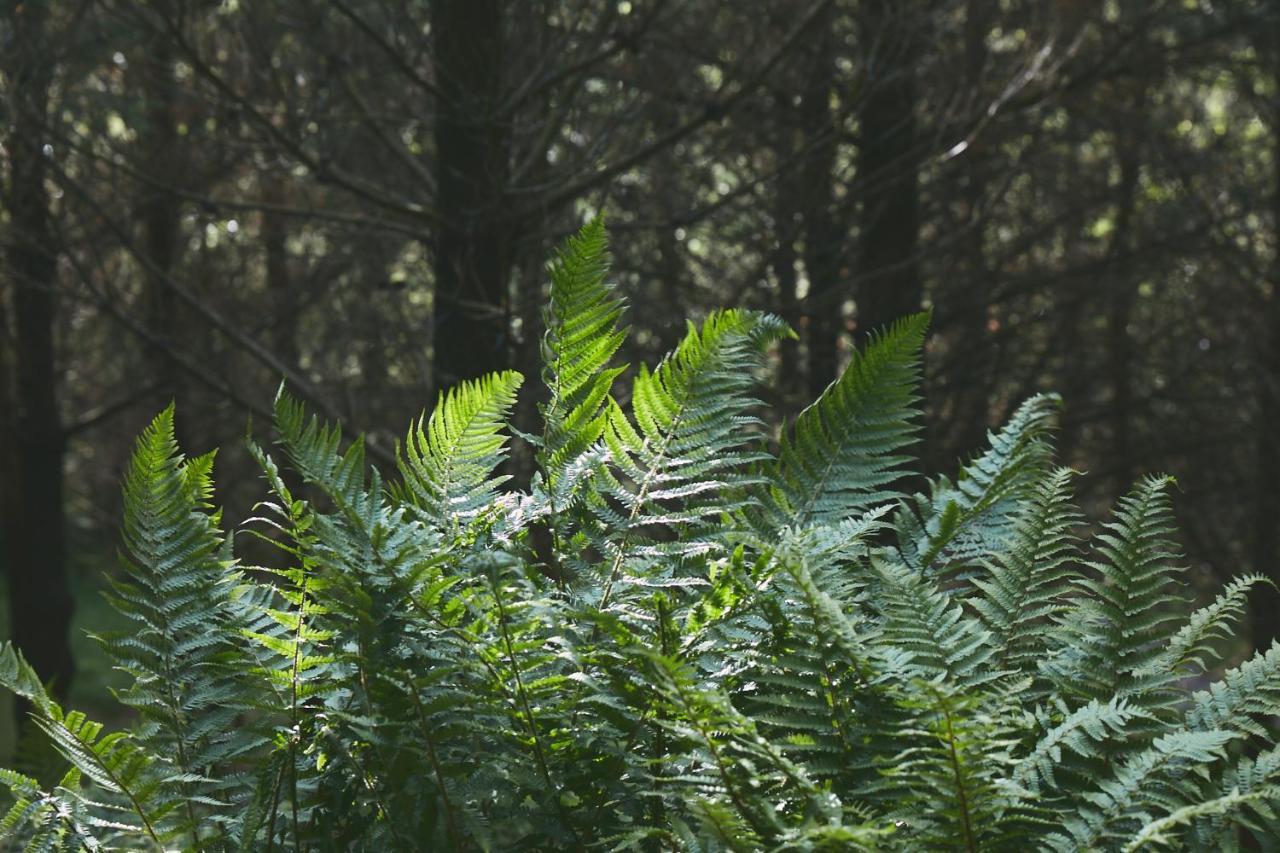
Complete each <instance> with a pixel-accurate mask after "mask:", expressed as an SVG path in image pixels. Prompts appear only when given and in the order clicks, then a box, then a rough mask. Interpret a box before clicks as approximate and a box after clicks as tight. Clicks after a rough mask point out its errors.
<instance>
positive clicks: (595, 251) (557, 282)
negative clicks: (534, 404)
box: [539, 217, 627, 478]
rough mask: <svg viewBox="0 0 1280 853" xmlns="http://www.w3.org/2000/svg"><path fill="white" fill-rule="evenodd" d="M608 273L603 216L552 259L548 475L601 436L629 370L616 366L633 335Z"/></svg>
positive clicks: (543, 455)
mask: <svg viewBox="0 0 1280 853" xmlns="http://www.w3.org/2000/svg"><path fill="white" fill-rule="evenodd" d="M608 272H609V238H608V235H607V234H606V233H605V229H604V221H603V220H602V219H600V218H598V217H597V218H596V219H593V220H591V221H590V222H588V223H587V224H586V225H584V226H583V227H582V230H581V231H579V232H578V234H577V235H576V236H574V237H570V238H569V240H568V241H567V242H566V243H565V245H564V246H563V247H562V248H561V249H560V250H559V252H557V254H556V259H555V260H554V261H553V262H552V263H551V267H550V274H551V303H550V305H549V306H548V308H547V311H546V315H545V317H544V320H545V323H546V328H547V331H546V336H545V337H544V338H543V343H542V352H543V363H544V365H545V367H544V369H543V374H542V379H543V382H544V383H545V384H546V386H547V389H548V390H549V391H550V394H551V398H550V400H548V401H547V402H546V403H545V404H544V405H542V407H541V409H542V417H543V422H544V430H543V434H542V446H541V447H540V448H539V458H540V459H541V464H542V469H543V473H544V476H548V477H552V478H554V476H555V475H556V474H558V473H559V472H560V470H561V469H562V468H563V467H564V466H565V464H566V462H568V461H569V460H571V459H573V458H574V457H575V456H577V455H579V454H581V453H582V452H584V451H585V450H586V449H587V448H588V447H590V446H591V445H592V444H593V443H594V442H595V441H596V440H598V439H599V438H600V436H601V435H602V434H603V432H604V426H605V424H604V419H603V406H604V402H605V399H606V398H607V397H608V396H609V390H610V388H612V386H613V381H614V379H616V378H617V377H618V375H619V374H621V373H622V371H623V370H624V369H625V367H610V366H609V363H610V361H611V360H612V359H613V356H614V355H615V354H616V353H617V351H618V348H619V347H621V346H622V342H623V341H624V340H625V339H626V334H627V333H626V330H625V329H624V328H622V327H621V325H620V322H621V318H622V309H623V305H624V303H623V301H622V299H620V298H619V297H617V296H616V295H614V292H613V288H612V286H611V285H610V284H608V283H606V281H605V277H606V276H607V275H608Z"/></svg>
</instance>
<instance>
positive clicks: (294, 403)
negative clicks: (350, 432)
mask: <svg viewBox="0 0 1280 853" xmlns="http://www.w3.org/2000/svg"><path fill="white" fill-rule="evenodd" d="M274 413H275V428H276V432H277V433H278V434H279V441H280V444H281V446H282V447H283V448H284V452H285V455H286V456H287V457H288V458H289V462H290V463H291V464H292V465H293V467H294V469H295V470H296V471H297V472H298V473H299V474H301V475H302V477H303V479H305V480H306V481H307V482H308V483H311V484H313V485H316V486H318V487H320V488H321V489H322V490H323V491H324V492H325V493H326V494H327V495H328V496H329V497H330V498H332V499H333V500H335V501H337V502H338V503H339V505H345V506H352V505H354V504H356V503H358V502H359V500H360V497H361V495H362V494H363V493H364V491H365V483H366V472H365V462H364V439H363V438H358V439H356V440H355V441H353V442H351V445H350V446H349V447H348V448H347V449H346V450H345V451H342V449H341V448H342V428H341V427H340V426H338V425H337V424H328V423H325V422H323V421H321V420H320V419H319V418H318V417H316V416H315V415H310V416H308V414H307V409H306V407H305V406H304V405H303V404H302V403H301V402H300V401H299V400H295V399H294V398H293V397H291V396H289V394H288V392H286V391H285V387H284V385H281V386H280V390H279V391H278V392H276V401H275V407H274Z"/></svg>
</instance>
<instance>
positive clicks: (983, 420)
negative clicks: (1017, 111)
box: [930, 0, 995, 470]
mask: <svg viewBox="0 0 1280 853" xmlns="http://www.w3.org/2000/svg"><path fill="white" fill-rule="evenodd" d="M990 11H991V3H990V2H988V0H968V3H967V4H966V6H965V27H964V42H965V45H964V57H965V68H964V78H963V85H964V87H965V91H966V92H968V93H970V95H969V96H970V98H971V99H972V104H971V107H970V110H969V114H970V116H972V117H974V118H975V119H976V118H977V117H978V116H981V115H982V114H983V91H982V90H983V87H982V82H983V74H984V71H985V68H986V63H987V45H986V37H987V33H988V29H989V25H990V18H989V13H990ZM982 149H983V146H982V140H981V139H979V138H974V139H973V140H971V144H970V145H969V147H968V149H967V150H966V151H965V152H964V154H963V156H962V157H961V159H960V161H959V164H958V165H959V174H958V175H957V176H956V180H955V184H956V186H955V192H956V195H957V198H958V201H959V202H960V205H959V206H960V210H961V222H960V227H961V228H962V229H964V237H963V239H962V240H961V241H960V243H959V247H958V248H959V251H958V253H957V257H956V260H957V261H958V266H959V268H960V269H959V271H958V272H959V275H958V276H957V277H956V281H957V282H958V283H959V285H960V286H959V287H958V288H957V287H955V286H954V285H952V286H951V287H950V288H948V289H945V290H943V291H942V292H941V293H939V294H938V300H937V301H938V305H939V307H940V309H942V310H943V311H946V316H942V317H936V318H935V325H936V327H937V328H939V329H941V328H943V327H944V326H945V327H950V328H951V329H952V335H951V346H949V347H948V348H947V350H948V353H949V358H948V362H949V363H948V364H947V365H946V368H945V370H946V373H945V375H944V380H945V381H944V385H945V388H944V391H945V396H946V398H947V399H948V400H949V401H950V402H951V405H950V406H947V407H946V409H948V410H949V416H948V417H946V418H945V419H943V418H935V419H934V423H935V424H936V426H935V436H934V438H933V440H931V441H930V444H931V445H932V447H931V450H932V451H933V456H932V458H933V462H934V465H935V466H936V467H940V468H942V469H944V470H945V469H948V468H950V467H952V466H953V465H954V464H955V461H956V458H957V457H960V456H965V455H967V454H971V453H974V452H977V451H978V450H979V449H980V448H981V446H982V445H983V444H984V443H985V441H986V435H987V428H988V426H989V425H988V418H989V416H990V410H991V400H990V397H991V391H992V373H993V371H994V367H995V348H994V344H993V341H992V339H991V333H990V331H989V330H988V328H987V322H988V317H987V312H988V306H989V304H990V293H991V270H990V269H988V266H987V257H986V228H985V226H984V224H983V221H982V219H983V212H982V205H983V201H984V199H985V198H986V193H987V181H986V174H985V171H984V168H985V163H984V162H983V160H982V158H983V150H982ZM944 287H946V285H945V284H944ZM937 410H938V407H935V411H937ZM947 423H950V424H952V425H953V426H952V428H951V429H950V430H947V429H946V424H947ZM947 432H949V433H950V434H949V435H948V434H946V433H947Z"/></svg>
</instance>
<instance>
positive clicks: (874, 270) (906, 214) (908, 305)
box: [856, 0, 923, 342]
mask: <svg viewBox="0 0 1280 853" xmlns="http://www.w3.org/2000/svg"><path fill="white" fill-rule="evenodd" d="M917 25H918V22H917V20H916V18H915V16H914V15H913V13H912V10H911V9H910V8H909V7H908V6H907V5H906V4H901V3H896V2H893V0H871V2H868V3H867V4H866V7H865V12H864V18H863V33H864V39H865V40H866V41H867V43H868V44H871V45H872V46H873V47H872V50H871V56H870V58H869V60H868V68H867V74H866V92H865V93H864V95H863V101H862V105H861V109H860V111H859V118H860V125H861V128H860V137H861V150H860V152H859V164H858V166H859V169H858V172H859V174H858V181H857V186H858V187H859V189H860V190H861V192H862V229H861V235H860V247H861V251H860V253H859V255H860V259H861V262H860V267H861V269H860V270H859V273H858V280H859V284H858V288H857V296H856V298H857V308H858V338H859V339H860V341H861V342H865V340H866V338H867V336H868V335H870V334H871V333H872V332H874V331H875V330H877V329H882V328H884V327H885V326H888V325H889V324H890V323H892V322H893V321H894V320H897V319H899V318H900V317H903V316H905V315H907V314H910V313H913V312H915V311H919V310H920V306H921V304H922V302H923V289H922V284H921V279H920V265H919V261H918V254H919V229H920V200H919V194H918V192H919V190H918V175H917V172H918V164H917V162H916V158H917V154H918V152H917V150H916V147H917V139H916V115H915V109H916V82H915V57H916V53H917V48H916V44H917V41H918V34H917V33H916V32H915V31H914V29H913V28H914V27H915V26H917Z"/></svg>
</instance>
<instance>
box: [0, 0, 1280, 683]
mask: <svg viewBox="0 0 1280 853" xmlns="http://www.w3.org/2000/svg"><path fill="white" fill-rule="evenodd" d="M0 9H2V12H0V94H2V98H0V111H2V112H0V119H2V120H0V191H2V192H0V272H2V274H0V564H2V565H3V568H4V570H5V577H6V578H7V600H8V603H9V608H8V609H9V619H8V624H9V627H10V631H11V634H12V636H13V637H14V638H15V640H16V641H17V642H18V644H19V645H20V647H22V648H23V649H24V650H25V651H27V653H28V656H29V657H30V659H31V660H32V663H33V664H34V665H35V666H36V667H37V669H38V670H39V671H40V672H41V673H42V675H44V676H46V677H51V678H55V679H56V684H57V685H58V686H59V687H60V688H66V687H68V686H69V685H72V684H73V673H74V672H75V671H76V666H75V662H74V660H73V659H74V658H75V656H76V655H75V654H74V653H76V652H82V651H83V649H84V645H83V644H82V643H81V641H80V639H79V637H78V636H77V637H76V639H75V640H74V643H73V644H70V645H69V642H70V641H69V639H68V638H69V637H70V636H72V635H76V634H78V631H75V632H69V629H68V625H69V620H70V619H71V614H72V612H73V610H74V609H75V606H76V602H77V601H80V602H81V605H80V616H78V617H76V618H77V624H79V623H80V622H84V621H89V620H88V616H91V615H92V613H94V612H99V611H100V610H101V608H99V607H98V606H97V604H96V603H92V602H91V599H92V598H93V596H92V595H86V594H83V591H84V590H92V589H93V588H95V587H96V586H97V582H96V581H94V580H92V578H93V577H95V576H96V573H97V571H98V570H99V569H101V568H102V567H104V566H107V567H109V566H110V565H111V564H112V562H113V560H114V557H113V553H114V550H115V538H114V537H115V533H114V529H115V526H116V523H117V520H118V487H117V483H118V479H119V477H120V473H121V470H122V467H123V464H124V460H125V459H126V458H127V455H128V453H129V451H130V449H131V446H132V441H133V437H134V436H135V435H136V434H137V433H138V432H139V431H140V429H141V428H142V427H143V426H144V425H145V424H146V423H147V421H148V420H149V419H150V417H151V416H152V415H153V414H154V412H155V411H157V410H158V409H159V408H161V407H162V406H163V405H165V403H166V402H167V401H169V400H176V401H177V403H178V412H179V430H180V436H181V439H182V441H183V442H184V446H185V447H186V448H187V449H188V450H189V451H192V452H196V451H203V450H205V449H207V448H209V447H212V446H221V447H222V448H223V453H222V456H221V457H220V459H219V478H218V479H219V485H220V494H219V499H220V500H221V501H222V502H223V503H224V504H225V505H226V506H227V507H228V516H227V521H228V524H229V525H231V526H233V527H234V526H235V525H237V524H238V523H239V522H240V521H242V520H243V519H244V518H245V517H246V516H248V515H250V514H251V513H252V501H253V500H254V499H255V496H256V495H257V494H259V487H260V484H259V483H258V478H257V474H256V473H255V469H254V466H253V465H252V463H251V462H250V461H249V459H248V457H247V454H246V453H245V452H244V450H243V442H242V441H241V439H242V437H243V436H244V435H245V433H246V431H247V430H249V431H252V432H254V433H261V432H262V431H263V427H264V426H265V422H266V413H267V412H268V411H269V407H270V403H271V400H272V398H273V396H274V394H275V391H276V388H277V386H278V385H279V383H280V381H281V379H282V378H284V379H285V381H286V382H287V383H288V385H289V386H290V388H291V389H292V391H293V392H294V393H295V394H297V395H299V396H300V397H301V398H303V399H304V400H306V401H307V403H308V404H309V405H310V406H311V407H312V408H313V409H314V410H315V411H318V412H320V413H322V414H324V415H326V416H331V417H340V418H341V419H342V420H343V422H344V423H345V424H346V425H347V426H348V427H350V428H351V429H352V430H353V431H363V432H367V433H368V434H369V436H370V441H371V445H372V448H373V453H374V457H375V459H377V458H382V459H383V460H385V459H386V458H388V457H389V456H390V455H391V454H393V453H394V437H395V436H396V435H397V434H399V433H400V431H401V430H402V429H403V428H404V426H405V425H406V424H407V423H408V421H409V419H410V418H411V417H412V416H414V415H416V414H417V413H418V412H419V411H420V410H421V409H422V408H423V407H424V406H429V405H430V403H431V401H432V400H433V399H434V397H435V395H436V393H437V392H438V390H439V389H441V388H443V387H447V386H448V385H450V384H451V383H453V382H455V381H457V380H458V379H459V378H465V377H471V376H474V375H477V374H478V373H481V372H483V371H486V370H494V369H498V368H501V367H507V366H510V367H515V368H517V369H521V368H525V369H528V366H529V365H533V364H536V363H537V352H538V347H539V341H540V327H541V314H540V312H541V308H542V305H543V301H544V298H545V292H546V277H545V274H544V262H545V259H546V258H547V257H548V253H549V250H550V248H551V247H552V246H553V245H554V244H555V243H556V242H557V241H558V240H560V239H561V238H562V237H563V236H564V235H565V234H567V233H569V232H571V231H573V230H574V229H575V228H576V227H577V226H578V225H579V224H580V223H581V222H582V221H583V219H584V218H586V217H588V216H590V215H593V214H594V213H596V212H600V211H604V212H605V213H606V214H607V218H608V222H609V225H610V229H611V232H612V235H613V243H614V248H615V253H616V257H615V264H614V274H615V278H616V280H617V281H618V282H619V284H620V286H621V288H622V289H623V291H624V292H625V294H626V295H627V297H628V300H629V302H630V306H631V311H630V314H629V322H630V323H631V325H632V330H633V333H632V336H631V339H630V343H629V344H628V346H629V350H628V352H626V353H625V355H626V357H627V358H628V359H629V360H630V361H632V362H633V363H634V362H637V361H640V360H648V361H652V360H653V359H654V358H656V357H657V355H658V354H660V353H661V352H663V351H665V350H666V349H667V348H668V347H670V346H671V345H672V344H673V343H674V342H675V341H676V340H677V338H678V336H679V335H680V334H681V333H682V332H683V328H684V323H685V320H686V319H688V318H697V317H699V316H701V315H702V314H704V313H705V311H706V310H707V309H708V308H710V307H712V306H720V305H740V306H746V307H752V308H762V309H767V310H771V311H774V312H777V313H779V314H781V315H782V316H783V317H784V318H786V319H787V321H788V322H789V323H791V325H792V326H793V327H794V328H795V329H797V330H798V332H799V333H800V340H799V341H798V342H796V343H789V344H787V345H785V346H783V347H781V348H779V349H778V351H777V353H776V356H775V358H774V360H773V368H772V369H773V372H774V374H775V375H774V376H773V377H772V381H771V382H770V383H768V384H767V386H766V390H765V391H764V394H765V396H766V397H767V401H768V402H769V403H771V404H772V405H773V406H774V407H775V408H776V409H779V410H782V411H787V412H791V413H794V412H797V411H798V410H799V409H800V408H801V407H802V406H803V405H804V404H805V403H806V402H808V401H809V400H811V399H812V398H813V396H814V395H815V394H816V393H817V391H818V390H820V389H821V388H822V387H824V386H825V385H826V384H827V383H828V382H830V381H831V380H832V379H833V378H834V377H835V375H836V373H837V371H838V369H839V368H840V366H841V364H842V363H843V362H844V361H845V360H846V359H847V358H848V353H849V352H850V351H851V348H852V347H854V346H856V345H858V344H859V343H860V341H861V339H862V338H863V337H864V336H865V335H866V334H867V333H868V332H869V331H870V330H873V329H875V328H877V327H879V326H881V325H883V324H884V323H886V322H888V321H890V320H892V319H894V318H896V317H898V316H900V315H902V314H905V313H907V312H910V311H915V310H918V309H919V308H921V307H922V306H923V307H929V308H932V311H933V326H932V330H931V334H930V338H929V341H928V345H927V355H926V364H927V381H926V393H925V405H926V411H927V413H928V417H927V425H928V426H927V429H926V431H925V432H924V434H923V441H922V444H921V446H920V449H921V453H922V454H923V455H924V457H925V458H926V459H927V460H928V465H927V466H926V467H928V468H929V469H930V470H933V471H937V472H940V473H941V472H947V471H951V470H954V467H955V465H956V462H957V460H958V459H959V458H960V457H962V456H964V455H965V454H966V453H968V452H970V451H971V450H972V449H974V448H976V447H977V446H978V444H979V442H980V441H981V440H982V438H983V436H984V434H985V431H986V430H987V429H988V428H989V427H990V426H992V425H994V424H996V423H998V422H999V421H1000V420H1001V419H1002V418H1003V417H1004V416H1006V415H1007V414H1008V413H1009V412H1010V410H1011V408H1012V407H1013V406H1015V405H1016V404H1017V403H1018V402H1019V401H1021V400H1022V399H1024V398H1026V397H1027V396H1029V395H1031V394H1032V393H1034V392H1036V391H1040V390H1046V389H1053V390H1057V391H1059V392H1061V393H1062V395H1063V396H1064V398H1065V401H1066V408H1065V413H1064V416H1063V419H1062V425H1061V446H1062V448H1063V451H1062V453H1063V456H1064V461H1066V462H1068V463H1070V464H1072V465H1074V466H1076V467H1078V468H1080V469H1081V470H1083V471H1085V472H1087V474H1086V476H1084V477H1083V478H1082V480H1081V487H1082V489H1083V491H1084V496H1085V499H1086V505H1087V507H1088V508H1089V510H1090V512H1091V514H1092V516H1093V517H1095V518H1097V517H1100V516H1101V515H1103V514H1104V513H1105V511H1106V507H1107V504H1108V501H1109V499H1110V497H1111V496H1113V495H1115V494H1118V493H1119V492H1121V491H1122V490H1123V489H1124V488H1125V487H1126V486H1127V484H1128V482H1129V481H1130V480H1132V479H1133V478H1134V477H1135V476H1136V475H1137V474H1138V473H1139V472H1143V471H1152V470H1160V471H1167V472H1169V473H1171V474H1173V475H1175V476H1176V477H1177V478H1178V481H1179V483H1180V484H1181V488H1182V491H1183V494H1182V495H1181V496H1180V497H1179V499H1178V501H1177V505H1178V508H1179V512H1180V514H1181V516H1182V517H1181V521H1182V523H1183V526H1184V529H1185V530H1186V531H1187V539H1186V541H1185V542H1184V546H1185V548H1186V551H1187V554H1188V561H1189V563H1190V564H1191V565H1192V566H1193V568H1194V569H1196V572H1195V573H1194V574H1193V577H1195V578H1197V579H1198V582H1199V583H1201V584H1202V585H1203V586H1205V587H1208V586H1211V585H1215V584H1217V583H1219V582H1220V581H1221V580H1223V579H1225V578H1228V577H1230V576H1232V575H1235V574H1237V573H1239V572H1240V571H1242V570H1244V569H1247V568H1254V569H1257V570H1259V571H1262V572H1266V573H1268V574H1270V575H1271V576H1272V577H1273V578H1277V579H1280V538H1278V536H1280V534H1278V531H1280V432H1278V431H1277V424H1278V423H1280V384H1278V383H1280V292H1277V286H1278V285H1280V256H1278V253H1277V222H1278V220H1280V168H1278V167H1277V164H1278V163H1280V88H1278V79H1280V4H1276V3H1274V2H1268V0H1252V1H1251V0H934V2H924V0H751V2H739V3H724V2H718V0H617V2H614V0H608V2H605V0H518V1H517V0H394V2H369V0H289V1H288V2H284V0H222V2H217V0H212V2H210V0H204V1H203V2H202V1H201V0H23V2H14V0H5V2H3V4H2V5H0ZM532 387H533V386H532V385H526V393H525V394H524V395H523V397H522V400H521V403H520V408H519V412H518V417H519V418H520V419H521V420H520V422H521V423H523V424H525V425H526V426H532V419H533V418H535V417H536V408H535V405H534V404H535V402H536V400H535V392H534V391H532V390H531V389H532ZM524 465H525V463H523V462H522V461H521V459H520V458H517V459H516V461H515V463H514V473H516V474H517V476H518V475H520V474H521V472H522V470H523V467H524ZM86 608H88V616H86ZM1277 633H1280V598H1278V597H1277V596H1275V595H1274V594H1269V595H1268V596H1266V597H1260V599H1259V601H1258V602H1257V603H1256V606H1255V609H1254V621H1253V623H1252V637H1251V640H1252V642H1253V643H1256V644H1259V645H1261V644H1264V643H1266V642H1269V640H1270V639H1271V638H1273V637H1275V636H1276V635H1277ZM1249 639H1250V638H1242V640H1241V644H1242V647H1243V646H1244V645H1246V644H1247V642H1248V641H1249ZM100 666H101V665H100V662H99V661H98V660H97V659H95V658H91V657H90V658H83V659H81V660H80V661H79V674H77V675H75V679H76V680H77V681H80V682H84V681H85V680H87V681H88V682H89V683H91V684H100V683H101V682H102V680H103V678H104V677H106V676H105V675H104V674H103V673H102V672H100V671H98V670H99V669H100ZM79 692H80V688H79V687H77V693H79Z"/></svg>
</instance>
